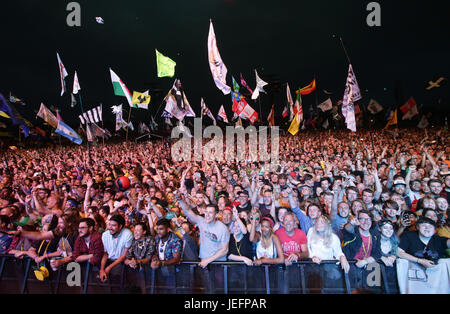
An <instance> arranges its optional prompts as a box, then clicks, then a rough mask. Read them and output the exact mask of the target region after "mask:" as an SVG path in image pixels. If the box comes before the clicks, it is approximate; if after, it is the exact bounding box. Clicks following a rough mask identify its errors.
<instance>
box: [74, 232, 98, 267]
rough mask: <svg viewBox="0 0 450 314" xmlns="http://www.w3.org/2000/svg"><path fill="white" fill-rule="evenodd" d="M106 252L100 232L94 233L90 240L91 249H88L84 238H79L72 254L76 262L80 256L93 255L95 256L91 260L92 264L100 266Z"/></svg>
mask: <svg viewBox="0 0 450 314" xmlns="http://www.w3.org/2000/svg"><path fill="white" fill-rule="evenodd" d="M104 252H105V250H104V249H103V241H102V235H101V234H100V233H99V232H97V231H94V232H93V233H92V234H91V236H90V239H89V248H88V247H87V245H86V241H85V240H84V238H81V237H77V239H76V240H75V245H74V248H73V252H72V259H73V260H75V259H76V258H77V257H78V256H80V255H88V254H93V255H94V256H93V257H92V258H91V264H92V265H95V266H98V265H100V262H101V260H102V257H103V253H104Z"/></svg>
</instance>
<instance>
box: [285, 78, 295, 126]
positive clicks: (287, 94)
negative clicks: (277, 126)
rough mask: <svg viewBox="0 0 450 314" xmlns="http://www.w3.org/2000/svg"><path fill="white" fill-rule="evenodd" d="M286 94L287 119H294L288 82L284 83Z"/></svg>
mask: <svg viewBox="0 0 450 314" xmlns="http://www.w3.org/2000/svg"><path fill="white" fill-rule="evenodd" d="M286 96H287V101H288V104H289V114H290V116H289V121H292V120H293V119H294V101H293V100H292V95H291V89H290V88H289V83H287V84H286Z"/></svg>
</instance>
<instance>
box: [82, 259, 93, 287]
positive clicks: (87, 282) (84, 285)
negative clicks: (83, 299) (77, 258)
mask: <svg viewBox="0 0 450 314" xmlns="http://www.w3.org/2000/svg"><path fill="white" fill-rule="evenodd" d="M90 272H91V263H90V262H89V261H88V262H87V263H86V274H85V276H84V284H83V294H87V289H88V285H89V274H90Z"/></svg>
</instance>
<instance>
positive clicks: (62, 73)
mask: <svg viewBox="0 0 450 314" xmlns="http://www.w3.org/2000/svg"><path fill="white" fill-rule="evenodd" d="M56 58H57V59H58V66H59V75H60V78H61V96H62V95H63V94H64V92H65V91H66V82H65V81H64V79H65V78H66V76H68V75H69V74H68V73H67V71H66V68H65V67H64V64H63V63H62V61H61V58H60V57H59V54H58V53H56Z"/></svg>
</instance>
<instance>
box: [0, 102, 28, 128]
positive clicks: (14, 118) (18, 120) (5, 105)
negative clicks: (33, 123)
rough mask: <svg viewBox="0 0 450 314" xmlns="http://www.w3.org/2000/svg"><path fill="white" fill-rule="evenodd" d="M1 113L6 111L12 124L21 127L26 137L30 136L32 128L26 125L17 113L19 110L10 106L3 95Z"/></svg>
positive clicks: (0, 103)
mask: <svg viewBox="0 0 450 314" xmlns="http://www.w3.org/2000/svg"><path fill="white" fill-rule="evenodd" d="M0 111H4V112H5V113H6V114H8V116H9V117H10V118H11V122H12V124H13V125H20V127H21V128H22V130H23V133H24V134H25V137H27V136H28V133H29V132H30V128H29V127H28V125H27V124H26V123H25V121H24V120H23V118H22V117H21V116H20V114H19V113H18V112H17V110H16V109H15V108H14V107H12V106H10V105H8V102H7V101H6V99H5V97H3V95H2V94H0Z"/></svg>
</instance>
